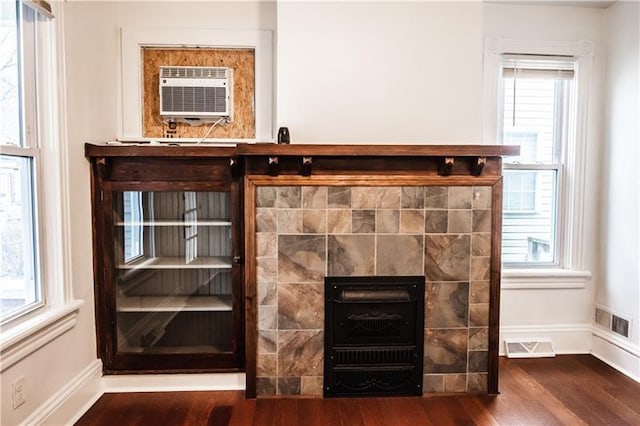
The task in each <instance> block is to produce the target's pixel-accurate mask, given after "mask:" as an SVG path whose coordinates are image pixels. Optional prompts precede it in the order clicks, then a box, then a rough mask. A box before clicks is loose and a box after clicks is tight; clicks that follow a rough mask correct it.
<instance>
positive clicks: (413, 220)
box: [400, 210, 424, 234]
mask: <svg viewBox="0 0 640 426" xmlns="http://www.w3.org/2000/svg"><path fill="white" fill-rule="evenodd" d="M400 232H401V233H402V234H422V233H424V210H400Z"/></svg>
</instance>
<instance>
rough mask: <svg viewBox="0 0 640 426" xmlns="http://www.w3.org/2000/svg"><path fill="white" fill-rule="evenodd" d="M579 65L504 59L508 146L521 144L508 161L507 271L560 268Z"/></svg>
mask: <svg viewBox="0 0 640 426" xmlns="http://www.w3.org/2000/svg"><path fill="white" fill-rule="evenodd" d="M574 68H575V60H574V58H573V57H568V56H537V55H514V54H503V55H501V57H500V70H501V82H500V83H501V84H500V86H501V88H502V94H501V96H500V103H499V105H500V106H501V107H500V108H501V113H500V115H499V120H500V122H501V126H500V128H501V137H502V143H504V144H513V145H520V156H518V157H510V158H507V159H505V162H504V182H503V190H504V205H503V233H502V259H503V262H504V264H505V266H533V265H547V266H549V265H559V264H560V253H559V247H560V245H559V215H558V214H559V208H560V202H559V201H560V195H561V188H562V187H563V178H564V177H563V172H564V170H563V167H564V164H563V161H564V153H565V152H566V147H567V139H568V137H569V136H570V135H573V134H575V131H574V129H572V126H573V127H575V120H572V119H571V114H570V105H571V99H572V96H573V92H574V90H575V87H574V86H575V84H574V76H575V72H574Z"/></svg>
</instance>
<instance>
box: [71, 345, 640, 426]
mask: <svg viewBox="0 0 640 426" xmlns="http://www.w3.org/2000/svg"><path fill="white" fill-rule="evenodd" d="M500 392H501V393H500V395H499V396H496V397H489V396H468V395H457V396H456V395H454V396H428V397H423V398H415V397H414V398H352V399H320V398H318V399H309V398H281V399H258V400H245V399H244V395H243V393H242V392H159V393H118V394H105V395H103V396H102V397H101V398H100V399H99V400H98V401H97V402H96V403H95V404H94V405H93V407H91V409H89V411H87V413H85V415H84V416H83V417H82V418H81V419H80V420H79V421H78V423H77V425H80V426H84V425H110V426H111V425H259V426H262V425H265V426H268V425H287V426H291V425H305V426H306V425H323V426H325V425H328V426H333V425H345V426H352V425H393V426H403V425H407V426H414V425H435V426H442V425H572V426H573V425H584V424H588V425H607V426H617V425H640V383H637V382H635V381H633V380H631V379H629V378H628V377H626V376H624V375H622V374H621V373H619V372H617V371H616V370H614V369H612V368H611V367H609V366H607V365H606V364H604V363H603V362H601V361H599V360H598V359H596V358H594V357H592V356H590V355H564V356H558V357H556V358H543V359H506V358H501V359H500Z"/></svg>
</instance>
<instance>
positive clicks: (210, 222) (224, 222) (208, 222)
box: [116, 219, 231, 227]
mask: <svg viewBox="0 0 640 426" xmlns="http://www.w3.org/2000/svg"><path fill="white" fill-rule="evenodd" d="M116 226H157V227H159V226H231V221H229V220H228V219H203V220H192V221H185V220H171V219H154V220H141V221H133V222H123V221H118V222H116Z"/></svg>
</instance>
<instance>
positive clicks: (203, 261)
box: [117, 256, 232, 269]
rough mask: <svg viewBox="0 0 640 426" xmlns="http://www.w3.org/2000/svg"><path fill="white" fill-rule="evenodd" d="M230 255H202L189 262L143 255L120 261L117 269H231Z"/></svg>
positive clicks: (183, 259) (180, 259)
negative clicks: (129, 260) (124, 261)
mask: <svg viewBox="0 0 640 426" xmlns="http://www.w3.org/2000/svg"><path fill="white" fill-rule="evenodd" d="M231 266H232V265H231V257H230V256H203V257H198V258H196V259H194V260H192V261H191V262H187V261H186V260H185V258H184V257H143V258H140V259H136V260H134V261H131V262H127V263H121V264H119V265H118V266H117V268H118V269H231Z"/></svg>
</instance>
